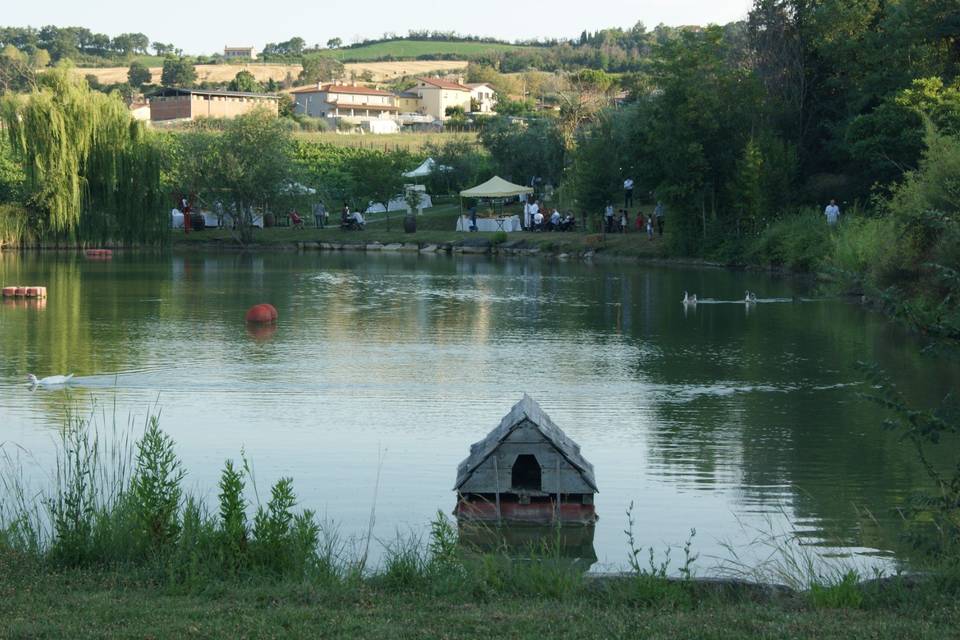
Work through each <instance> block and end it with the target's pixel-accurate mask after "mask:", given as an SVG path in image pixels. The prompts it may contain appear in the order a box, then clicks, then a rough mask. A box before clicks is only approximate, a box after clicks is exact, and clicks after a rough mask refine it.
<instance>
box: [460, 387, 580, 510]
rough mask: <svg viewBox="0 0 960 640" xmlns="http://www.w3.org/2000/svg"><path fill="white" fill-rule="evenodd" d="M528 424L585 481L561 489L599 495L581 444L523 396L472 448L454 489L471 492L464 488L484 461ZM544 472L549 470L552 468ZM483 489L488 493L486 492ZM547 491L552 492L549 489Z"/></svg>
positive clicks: (503, 488)
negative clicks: (495, 426) (575, 486)
mask: <svg viewBox="0 0 960 640" xmlns="http://www.w3.org/2000/svg"><path fill="white" fill-rule="evenodd" d="M528 425H529V426H530V427H532V428H533V429H535V430H536V431H538V432H539V433H540V435H541V436H542V439H543V440H544V441H546V443H547V444H548V445H552V448H553V449H554V450H555V451H556V452H558V453H559V454H560V456H561V457H562V459H563V460H565V461H566V463H567V465H568V466H569V467H572V468H573V469H574V470H576V472H577V473H578V474H579V477H580V478H581V479H582V482H583V484H581V483H577V484H580V487H579V488H574V487H567V486H565V487H563V489H562V492H563V493H567V492H568V491H570V490H571V489H572V490H573V491H571V492H575V493H597V492H598V489H597V482H596V479H595V478H594V475H593V465H592V464H590V463H589V462H588V461H587V460H586V458H584V457H583V455H582V454H581V453H580V445H578V444H577V443H576V442H574V441H573V440H572V439H571V438H570V437H569V436H568V435H567V434H566V433H564V432H563V430H562V429H560V427H558V426H557V425H556V424H554V422H553V420H551V419H550V416H548V415H547V414H546V413H545V412H544V411H543V409H541V408H540V405H539V404H537V402H536V401H535V400H534V399H533V398H531V397H530V396H528V395H527V394H523V398H521V399H520V401H519V402H518V403H517V404H515V405H513V408H512V409H510V413H508V414H507V415H506V416H504V417H503V420H501V421H500V425H499V426H497V428H495V429H494V430H493V431H491V432H490V433H489V434H487V437H486V438H484V439H483V440H480V441H479V442H475V443H474V444H472V445H471V446H470V455H469V456H467V458H466V459H465V460H464V461H463V462H461V463H460V464H459V466H458V467H457V482H456V485H455V486H454V490H455V491H461V490H463V491H464V492H466V491H470V490H471V489H470V488H468V487H465V485H467V483H468V481H470V479H471V478H472V477H473V476H474V474H475V473H476V472H477V471H478V469H480V468H481V467H482V466H484V462H486V461H487V459H488V458H490V456H491V455H492V454H493V453H494V452H495V451H496V450H497V449H498V448H500V447H501V446H502V445H503V444H504V443H505V442H506V441H507V440H509V438H510V436H511V434H513V433H514V432H515V431H517V430H518V429H521V428H524V427H527V426H528ZM558 462H559V461H558ZM545 469H546V470H549V467H546V468H545ZM498 482H499V480H498ZM470 484H475V483H470ZM545 484H546V485H547V486H548V487H550V486H551V485H554V483H549V482H547V483H545ZM563 484H564V485H566V484H567V483H566V482H564V483H563ZM480 490H481V491H487V490H486V489H480ZM500 491H503V492H509V491H510V488H509V486H503V487H502V488H501V489H499V490H498V493H499V492H500ZM547 491H548V492H551V493H552V491H550V489H548V490H547Z"/></svg>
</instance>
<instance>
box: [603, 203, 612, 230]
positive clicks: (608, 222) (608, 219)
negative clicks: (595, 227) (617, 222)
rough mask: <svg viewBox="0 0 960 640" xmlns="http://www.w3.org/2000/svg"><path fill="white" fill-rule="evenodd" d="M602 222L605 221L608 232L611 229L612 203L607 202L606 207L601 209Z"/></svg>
mask: <svg viewBox="0 0 960 640" xmlns="http://www.w3.org/2000/svg"><path fill="white" fill-rule="evenodd" d="M603 217H604V222H605V223H606V225H607V227H606V229H607V233H610V232H611V231H612V230H613V205H612V204H608V205H607V208H606V209H604V210H603Z"/></svg>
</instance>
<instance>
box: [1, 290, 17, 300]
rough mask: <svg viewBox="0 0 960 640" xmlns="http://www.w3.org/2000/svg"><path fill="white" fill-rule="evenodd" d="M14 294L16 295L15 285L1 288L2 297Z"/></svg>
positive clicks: (10, 296) (9, 296)
mask: <svg viewBox="0 0 960 640" xmlns="http://www.w3.org/2000/svg"><path fill="white" fill-rule="evenodd" d="M15 295H17V288H16V287H4V288H3V297H4V298H12V297H13V296H15Z"/></svg>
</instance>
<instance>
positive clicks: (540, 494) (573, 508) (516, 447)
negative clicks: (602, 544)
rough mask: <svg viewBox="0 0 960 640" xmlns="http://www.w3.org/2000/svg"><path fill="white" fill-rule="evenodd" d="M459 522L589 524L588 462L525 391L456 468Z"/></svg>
mask: <svg viewBox="0 0 960 640" xmlns="http://www.w3.org/2000/svg"><path fill="white" fill-rule="evenodd" d="M454 490H455V491H456V492H457V508H456V511H455V513H456V515H457V518H458V519H459V520H460V521H461V522H463V521H479V522H496V523H501V522H503V523H527V524H537V525H542V524H553V523H560V524H576V525H592V524H593V523H594V522H596V520H597V515H596V511H595V510H594V505H593V496H594V494H595V493H597V483H596V480H595V479H594V476H593V465H592V464H590V463H589V462H587V460H586V459H585V458H584V457H583V456H582V455H581V454H580V446H579V445H578V444H577V443H576V442H574V441H573V440H571V439H570V438H569V437H568V436H567V434H565V433H564V432H563V431H562V430H561V429H560V427H558V426H557V425H555V424H554V423H553V420H551V419H550V416H548V415H547V414H546V413H544V412H543V409H541V408H540V405H539V404H537V403H536V401H534V400H533V398H531V397H530V396H528V395H526V394H524V396H523V399H521V400H520V402H518V403H517V404H515V405H514V406H513V408H512V409H511V410H510V413H508V414H507V415H506V416H505V417H504V418H503V420H501V421H500V425H499V426H498V427H497V428H496V429H494V430H493V431H491V432H490V433H489V434H487V437H486V438H484V439H483V440H481V441H480V442H477V443H474V444H473V445H471V447H470V455H469V456H468V457H467V459H466V460H464V461H463V462H461V463H460V466H459V467H457V483H456V485H455V486H454Z"/></svg>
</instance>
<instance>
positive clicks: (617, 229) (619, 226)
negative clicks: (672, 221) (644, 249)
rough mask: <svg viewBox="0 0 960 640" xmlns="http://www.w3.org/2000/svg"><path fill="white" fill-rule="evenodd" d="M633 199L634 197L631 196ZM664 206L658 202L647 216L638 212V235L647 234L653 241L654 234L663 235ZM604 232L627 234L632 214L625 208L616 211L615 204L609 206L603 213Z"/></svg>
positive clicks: (636, 226) (635, 223)
mask: <svg viewBox="0 0 960 640" xmlns="http://www.w3.org/2000/svg"><path fill="white" fill-rule="evenodd" d="M631 197H632V196H631ZM663 216H664V206H663V203H662V202H658V203H657V206H656V207H654V209H653V212H651V213H650V215H649V216H645V215H644V214H643V211H637V217H636V220H635V222H634V227H635V229H636V232H637V233H646V234H647V237H648V238H650V239H651V240H652V239H653V236H654V233H656V234H657V235H661V236H662V235H663ZM603 221H604V230H605V231H606V232H607V233H627V232H628V231H629V230H630V212H629V211H628V210H627V209H626V208H624V209H620V210H619V211H614V209H613V204H607V206H606V208H605V209H604V211H603Z"/></svg>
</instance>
